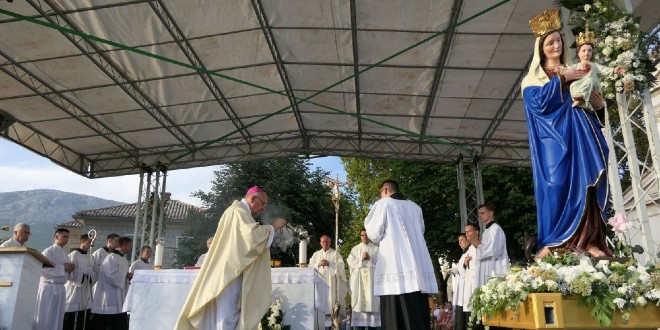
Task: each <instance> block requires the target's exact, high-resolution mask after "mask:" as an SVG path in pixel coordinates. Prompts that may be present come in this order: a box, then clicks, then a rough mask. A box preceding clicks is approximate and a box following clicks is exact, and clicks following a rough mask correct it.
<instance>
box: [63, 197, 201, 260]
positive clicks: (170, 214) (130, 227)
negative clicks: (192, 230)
mask: <svg viewBox="0 0 660 330" xmlns="http://www.w3.org/2000/svg"><path fill="white" fill-rule="evenodd" d="M192 210H198V211H201V210H202V209H201V208H199V207H197V206H194V205H191V204H187V203H184V202H181V201H178V200H171V199H170V200H168V201H167V203H166V204H165V213H164V215H163V216H164V219H163V223H164V239H165V251H164V256H163V267H164V268H172V267H173V265H174V263H175V261H176V258H175V251H176V249H177V247H178V246H179V242H180V240H181V239H182V238H183V237H184V235H183V233H184V231H185V229H186V226H185V224H186V219H187V217H188V214H189V213H190V212H191V211H192ZM137 212H138V208H137V203H133V204H124V205H118V206H111V207H104V208H100V209H94V210H84V211H79V212H76V213H75V214H74V215H72V217H73V219H74V220H72V221H69V222H65V223H61V224H58V225H57V226H56V227H58V228H59V227H62V228H67V229H69V230H70V231H71V235H70V236H71V239H70V241H69V244H68V245H67V248H66V249H67V250H69V249H73V248H77V247H78V246H79V244H80V236H81V235H82V234H84V233H88V232H89V231H90V230H91V229H94V230H96V233H97V239H96V241H95V242H94V248H93V249H94V250H96V249H99V248H102V247H104V246H105V243H106V237H107V236H108V235H109V234H111V233H115V234H117V235H119V236H126V237H131V238H133V233H134V231H135V215H136V214H137ZM134 245H135V240H134ZM139 248H140V247H139V246H134V250H136V251H139ZM127 258H129V259H130V256H127ZM152 259H153V257H152ZM152 262H153V260H152Z"/></svg>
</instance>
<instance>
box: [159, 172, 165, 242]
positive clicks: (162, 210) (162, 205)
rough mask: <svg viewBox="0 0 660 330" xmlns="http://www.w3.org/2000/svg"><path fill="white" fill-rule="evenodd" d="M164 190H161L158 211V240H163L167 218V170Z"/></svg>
mask: <svg viewBox="0 0 660 330" xmlns="http://www.w3.org/2000/svg"><path fill="white" fill-rule="evenodd" d="M162 178H163V188H162V189H161V193H160V203H159V204H160V209H159V210H158V237H157V238H163V221H164V220H163V219H164V216H165V203H166V199H165V194H166V190H165V189H166V187H167V170H165V169H163V176H162Z"/></svg>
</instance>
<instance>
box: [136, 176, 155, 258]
mask: <svg viewBox="0 0 660 330" xmlns="http://www.w3.org/2000/svg"><path fill="white" fill-rule="evenodd" d="M152 175H153V172H152V171H149V172H148V173H147V182H146V186H147V191H146V192H145V194H144V196H145V197H144V202H143V203H142V205H140V207H142V208H141V209H140V210H138V212H141V214H142V234H141V235H140V244H142V245H144V241H145V236H147V233H146V231H147V217H148V216H149V212H148V210H149V195H150V194H151V176H152Z"/></svg>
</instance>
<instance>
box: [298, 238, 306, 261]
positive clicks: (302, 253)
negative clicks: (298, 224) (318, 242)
mask: <svg viewBox="0 0 660 330" xmlns="http://www.w3.org/2000/svg"><path fill="white" fill-rule="evenodd" d="M298 263H299V264H306V263H307V241H305V240H302V241H300V244H299V245H298Z"/></svg>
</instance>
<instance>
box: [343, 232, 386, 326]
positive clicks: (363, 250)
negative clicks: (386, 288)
mask: <svg viewBox="0 0 660 330" xmlns="http://www.w3.org/2000/svg"><path fill="white" fill-rule="evenodd" d="M360 241H361V242H360V244H358V245H356V246H354V247H353V249H351V254H350V255H349V256H348V260H347V261H348V268H349V270H350V273H351V277H350V288H351V306H352V308H353V312H352V313H351V314H352V316H351V327H358V329H360V328H369V329H375V328H377V327H380V300H379V299H378V297H376V296H374V270H375V269H376V263H377V262H378V246H377V245H376V244H374V243H372V242H370V241H369V238H368V237H367V230H366V229H364V228H362V230H360Z"/></svg>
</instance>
